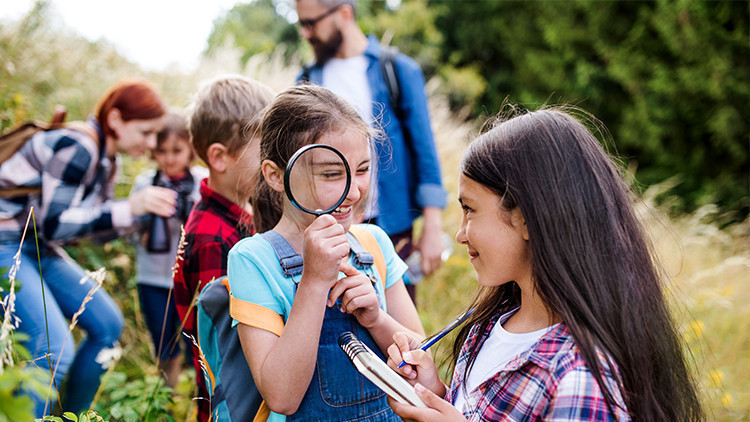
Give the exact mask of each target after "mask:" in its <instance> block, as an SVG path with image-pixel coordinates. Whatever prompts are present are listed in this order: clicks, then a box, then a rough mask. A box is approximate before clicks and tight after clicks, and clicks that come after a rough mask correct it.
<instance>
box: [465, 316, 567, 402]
mask: <svg viewBox="0 0 750 422" xmlns="http://www.w3.org/2000/svg"><path fill="white" fill-rule="evenodd" d="M516 311H517V309H514V310H512V311H510V312H509V313H508V314H512V313H514V312H516ZM508 314H505V315H503V316H502V317H500V321H502V320H504V319H505V316H506V315H508ZM557 325H558V324H555V325H552V326H550V327H546V328H542V329H541V330H537V331H532V332H530V333H519V334H516V333H511V332H508V331H505V329H504V328H503V325H502V324H500V323H497V324H495V326H494V327H492V331H491V332H490V335H489V337H487V340H485V341H484V344H482V348H481V349H479V353H478V354H477V358H476V360H475V361H474V365H473V366H472V368H471V372H469V376H468V377H467V378H466V385H465V387H466V390H464V388H463V387H464V386H462V387H461V388H459V391H458V394H456V399H455V402H454V403H453V405H454V406H455V407H456V409H458V410H460V411H463V407H464V405H466V404H467V397H466V392H471V391H472V390H474V389H475V388H477V387H479V385H480V384H482V383H483V382H484V381H486V380H488V379H490V377H492V376H494V375H495V374H497V373H498V372H499V371H500V370H501V369H502V368H504V367H505V366H506V365H507V364H508V363H509V362H510V361H511V360H512V359H513V358H515V357H516V356H518V355H519V354H521V353H523V352H525V351H527V350H529V349H530V348H531V346H533V345H534V344H535V343H536V342H537V341H539V339H540V338H542V336H543V335H544V334H546V333H547V332H548V331H550V330H552V329H553V328H555V327H556V326H557ZM468 405H469V406H476V405H477V403H468Z"/></svg>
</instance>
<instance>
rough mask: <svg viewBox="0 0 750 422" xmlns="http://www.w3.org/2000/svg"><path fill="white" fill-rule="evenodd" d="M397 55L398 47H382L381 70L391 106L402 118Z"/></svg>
mask: <svg viewBox="0 0 750 422" xmlns="http://www.w3.org/2000/svg"><path fill="white" fill-rule="evenodd" d="M396 56H398V48H397V47H393V46H381V47H380V60H379V62H380V72H381V73H382V74H383V81H385V85H386V87H387V88H388V99H389V100H390V102H391V107H393V109H394V110H395V111H396V115H397V116H398V117H399V118H401V114H402V113H401V84H399V82H398V74H397V73H396V70H397V69H396Z"/></svg>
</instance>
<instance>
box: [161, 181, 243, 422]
mask: <svg viewBox="0 0 750 422" xmlns="http://www.w3.org/2000/svg"><path fill="white" fill-rule="evenodd" d="M207 181H208V179H203V180H202V181H201V186H200V193H201V199H200V201H198V202H197V203H196V204H195V207H194V208H193V210H192V211H190V215H189V216H188V219H187V222H186V223H185V245H184V252H183V253H182V255H181V256H178V258H177V271H176V272H175V276H174V298H175V305H176V307H177V313H178V314H179V315H180V320H181V321H184V327H183V330H184V331H185V332H186V333H187V334H189V335H191V336H193V338H195V339H197V338H198V333H197V327H196V313H195V312H193V307H194V301H195V300H196V298H197V297H198V294H199V293H200V291H201V289H202V288H203V287H204V286H205V285H206V284H208V282H210V281H211V280H213V279H215V278H219V277H221V276H224V275H227V254H228V253H229V250H230V249H232V246H234V244H235V243H237V242H239V241H240V239H242V238H244V237H247V236H250V235H252V234H253V233H254V232H255V230H254V228H253V218H252V215H250V214H249V213H248V212H247V211H245V210H243V209H242V208H240V207H239V206H238V205H237V204H235V203H234V202H232V201H230V200H228V199H227V198H225V197H223V196H222V195H220V194H218V193H216V192H214V191H213V190H211V188H209V187H208V183H207ZM198 356H199V355H198V351H197V350H196V348H195V346H194V347H193V366H194V367H195V373H196V382H197V383H198V397H205V398H206V399H205V400H204V399H199V400H198V421H207V420H208V419H209V417H210V415H211V409H210V407H209V401H208V399H207V398H208V397H209V394H208V390H207V389H206V383H205V381H204V376H203V370H202V369H201V365H200V359H199V357H198Z"/></svg>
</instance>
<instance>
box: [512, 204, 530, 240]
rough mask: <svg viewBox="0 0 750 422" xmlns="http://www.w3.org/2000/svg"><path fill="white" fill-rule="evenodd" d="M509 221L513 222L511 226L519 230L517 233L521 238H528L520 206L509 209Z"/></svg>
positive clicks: (527, 230)
mask: <svg viewBox="0 0 750 422" xmlns="http://www.w3.org/2000/svg"><path fill="white" fill-rule="evenodd" d="M510 218H511V222H512V224H513V227H514V228H516V230H518V231H519V234H520V235H521V237H522V238H523V240H529V229H528V227H526V219H525V218H523V213H522V212H521V208H519V207H515V208H513V210H512V211H511V216H510Z"/></svg>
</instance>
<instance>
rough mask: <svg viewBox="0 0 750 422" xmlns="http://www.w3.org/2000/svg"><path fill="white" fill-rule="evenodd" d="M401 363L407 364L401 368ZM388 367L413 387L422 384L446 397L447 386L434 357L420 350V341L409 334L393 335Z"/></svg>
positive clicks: (398, 333)
mask: <svg viewBox="0 0 750 422" xmlns="http://www.w3.org/2000/svg"><path fill="white" fill-rule="evenodd" d="M401 361H404V362H406V363H407V364H406V365H404V366H403V367H401V368H399V367H398V365H399V364H400V363H401ZM388 366H390V367H391V368H393V370H394V371H396V372H398V373H399V374H401V376H403V377H404V378H406V380H407V381H409V382H410V383H411V384H412V385H414V384H415V383H420V384H422V385H424V386H425V387H427V388H429V389H430V390H432V391H433V392H435V393H436V394H439V395H440V396H444V395H445V384H443V381H441V380H440V376H439V375H438V372H437V368H436V367H435V361H434V360H433V359H432V356H431V355H430V354H429V353H428V352H426V351H424V350H421V349H419V341H417V339H415V338H412V337H410V336H409V335H408V334H407V333H403V332H397V333H394V334H393V344H391V345H390V346H388Z"/></svg>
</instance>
